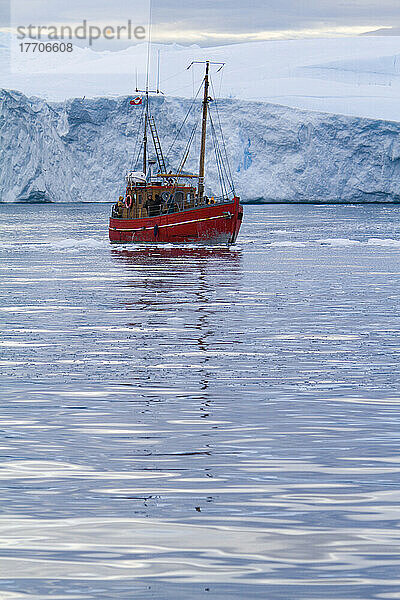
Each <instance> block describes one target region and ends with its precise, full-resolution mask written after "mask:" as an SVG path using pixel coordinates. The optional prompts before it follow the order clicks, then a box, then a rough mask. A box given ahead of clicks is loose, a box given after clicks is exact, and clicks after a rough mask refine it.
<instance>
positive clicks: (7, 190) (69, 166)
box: [0, 90, 400, 202]
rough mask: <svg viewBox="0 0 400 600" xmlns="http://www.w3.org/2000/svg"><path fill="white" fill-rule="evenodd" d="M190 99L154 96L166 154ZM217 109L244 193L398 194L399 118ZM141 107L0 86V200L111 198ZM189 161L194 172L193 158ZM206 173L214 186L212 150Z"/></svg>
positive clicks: (323, 198)
mask: <svg viewBox="0 0 400 600" xmlns="http://www.w3.org/2000/svg"><path fill="white" fill-rule="evenodd" d="M189 105H190V100H186V99H177V98H171V97H165V98H156V99H155V100H154V109H153V113H154V115H155V117H156V119H157V123H158V129H159V132H160V137H161V142H162V145H163V148H164V151H165V153H166V152H167V150H168V148H169V147H170V145H171V143H172V141H173V139H174V137H175V135H176V132H177V129H178V128H179V126H180V124H181V123H182V121H183V118H184V116H185V114H186V111H187V108H188V107H189ZM219 107H220V115H221V122H222V128H223V130H224V133H225V137H226V145H227V150H228V153H229V155H230V162H231V167H232V171H233V176H234V180H235V185H236V191H237V193H238V194H239V195H240V196H241V197H242V198H243V200H254V199H264V200H268V201H271V200H272V201H311V202H315V201H318V202H333V201H341V202H366V201H368V202H370V201H382V200H385V201H393V202H394V201H400V135H399V134H400V123H397V122H391V121H383V120H372V119H366V118H359V117H348V116H339V115H332V114H324V113H319V112H310V111H302V110H298V109H293V108H288V107H283V106H279V105H273V104H268V103H265V102H250V101H246V102H244V101H239V100H223V101H219ZM198 108H200V107H198ZM140 110H141V109H140V108H136V107H132V106H131V105H130V104H129V98H126V97H121V98H112V99H111V98H97V99H72V100H66V101H63V102H58V103H50V102H46V101H44V100H41V99H38V98H28V97H26V96H24V95H23V94H22V93H20V92H11V91H7V90H2V91H0V199H1V201H3V202H15V201H46V200H47V201H54V202H76V201H95V202H103V201H110V202H111V201H113V200H115V198H116V197H117V196H118V194H119V193H120V192H121V191H122V190H123V187H124V174H125V172H126V171H127V169H129V168H130V167H131V165H132V158H133V156H134V154H135V150H136V151H137V146H136V141H137V131H138V120H139V115H140ZM190 130H191V121H190V119H189V120H188V122H187V124H186V125H185V127H184V129H183V136H181V138H180V140H179V142H178V143H177V144H176V146H175V151H174V154H173V155H172V156H170V157H169V158H170V161H171V165H174V164H177V163H178V162H179V161H178V155H179V154H180V153H182V151H183V148H184V145H185V143H186V139H187V136H188V135H189V132H190ZM187 168H188V170H192V171H196V169H197V158H196V157H195V156H192V158H190V161H189V163H188V165H187ZM207 172H208V183H209V184H211V186H213V187H216V188H217V187H218V186H217V173H216V169H215V167H214V155H213V154H212V153H211V152H210V153H209V156H208V164H207ZM215 191H216V192H217V193H218V189H216V190H215Z"/></svg>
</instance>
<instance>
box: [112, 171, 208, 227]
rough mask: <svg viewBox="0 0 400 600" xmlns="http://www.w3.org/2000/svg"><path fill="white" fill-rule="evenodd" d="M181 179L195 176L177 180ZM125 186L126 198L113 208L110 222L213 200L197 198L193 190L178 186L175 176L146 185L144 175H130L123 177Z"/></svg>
mask: <svg viewBox="0 0 400 600" xmlns="http://www.w3.org/2000/svg"><path fill="white" fill-rule="evenodd" d="M183 178H195V176H194V175H183V176H182V175H180V176H179V179H183ZM126 183H127V185H126V191H125V197H123V196H120V198H119V200H118V202H117V203H116V204H115V205H114V206H113V210H112V217H113V218H117V219H118V218H119V219H142V218H146V217H156V216H159V215H164V214H171V213H175V212H181V211H183V210H187V209H190V208H195V207H197V206H203V205H205V204H214V202H215V200H214V198H208V197H207V196H202V197H199V196H198V190H197V187H196V186H194V185H190V184H180V183H178V176H177V175H174V174H172V173H166V174H157V175H155V176H154V177H150V178H149V181H146V177H145V175H144V173H141V172H139V173H138V172H131V173H128V175H127V176H126Z"/></svg>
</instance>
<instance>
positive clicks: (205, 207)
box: [109, 61, 243, 245]
mask: <svg viewBox="0 0 400 600" xmlns="http://www.w3.org/2000/svg"><path fill="white" fill-rule="evenodd" d="M193 64H194V63H192V65H193ZM211 64H218V65H221V64H222V63H211V62H210V61H206V63H205V76H204V95H203V103H202V117H201V144H200V159H199V171H198V174H190V173H187V172H185V171H184V167H185V163H186V161H187V158H188V155H189V149H190V145H191V142H192V141H193V139H194V134H195V131H196V129H195V126H194V129H193V130H192V134H191V136H190V139H189V141H188V144H187V147H186V150H185V152H184V156H183V158H182V159H181V161H180V164H179V166H178V168H176V169H174V171H175V172H173V171H172V170H171V169H169V168H167V166H166V161H165V159H164V154H163V151H162V147H161V143H160V139H159V137H158V132H157V127H156V123H155V119H154V116H153V115H151V113H150V104H149V90H148V86H147V85H146V90H144V93H145V105H144V107H143V108H144V118H143V125H144V135H143V142H142V143H143V171H130V172H129V173H128V174H127V176H126V189H125V194H124V196H120V198H119V201H118V202H117V203H116V204H115V205H114V206H113V207H112V213H111V217H110V223H109V237H110V241H111V242H114V243H127V242H134V243H135V242H136V243H146V244H147V243H157V244H162V243H174V244H183V243H190V244H210V245H230V244H234V243H235V241H236V238H237V236H238V233H239V229H240V225H241V222H242V217H243V209H242V207H241V206H240V203H239V198H238V197H237V196H236V194H235V192H234V187H233V182H232V177H231V176H230V170H229V165H228V162H227V156H226V151H225V144H224V143H223V145H222V147H221V145H219V144H218V140H217V137H216V130H215V129H216V128H215V126H214V124H213V121H212V119H211V114H210V111H209V105H210V102H212V98H210V96H209V86H210V79H209V74H210V65H211ZM192 65H190V66H192ZM189 68H190V67H189ZM137 91H139V90H137ZM157 91H158V90H157ZM141 103H142V102H141V98H140V97H137V98H135V99H134V100H132V101H131V104H135V105H141ZM208 119H210V121H211V123H210V124H211V128H212V132H213V141H214V150H215V157H216V158H215V160H216V163H217V164H216V166H217V171H218V174H219V178H220V187H221V194H220V195H219V196H218V197H217V196H215V195H214V196H213V195H211V194H209V195H206V193H205V182H204V175H205V158H206V138H207V125H208ZM218 121H219V115H218ZM219 123H220V121H219ZM149 130H150V133H151V137H152V141H153V147H154V152H155V159H153V160H148V131H149ZM221 134H222V130H221ZM156 165H157V167H156Z"/></svg>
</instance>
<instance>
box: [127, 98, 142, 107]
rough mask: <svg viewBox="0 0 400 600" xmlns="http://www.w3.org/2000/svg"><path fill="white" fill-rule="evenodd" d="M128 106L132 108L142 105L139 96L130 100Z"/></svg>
mask: <svg viewBox="0 0 400 600" xmlns="http://www.w3.org/2000/svg"><path fill="white" fill-rule="evenodd" d="M129 104H132V105H133V106H139V105H140V104H142V98H141V97H140V96H136V98H134V99H133V100H131V101H130V102H129Z"/></svg>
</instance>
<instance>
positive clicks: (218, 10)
mask: <svg viewBox="0 0 400 600" xmlns="http://www.w3.org/2000/svg"><path fill="white" fill-rule="evenodd" d="M10 1H11V9H12V11H11V12H12V15H13V21H14V24H21V19H22V18H23V21H24V23H25V24H27V23H35V24H42V25H46V24H71V23H79V22H82V20H83V19H86V20H87V21H89V22H92V23H94V24H95V23H103V24H104V23H107V24H114V23H116V22H117V21H118V22H119V23H121V24H122V23H124V22H125V21H126V20H127V19H132V21H133V22H135V23H136V24H141V25H146V24H147V20H148V8H149V0H113V2H110V1H109V0H68V2H65V0H51V2H49V0H10ZM7 4H8V0H0V9H1V7H4V8H6V6H7ZM152 7H153V8H152V13H153V26H154V29H153V31H154V39H156V40H158V41H163V42H168V41H176V42H179V43H199V44H207V43H229V42H238V41H250V40H267V39H287V38H298V37H324V36H327V37H331V36H343V35H359V34H363V33H366V32H368V31H373V30H379V29H381V28H387V27H391V26H394V27H397V26H400V16H399V11H398V0H246V1H245V2H244V0H185V2H184V4H183V3H182V0H152ZM4 14H5V12H4ZM4 19H5V18H4V17H3V22H1V23H0V24H4ZM5 20H6V19H5Z"/></svg>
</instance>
